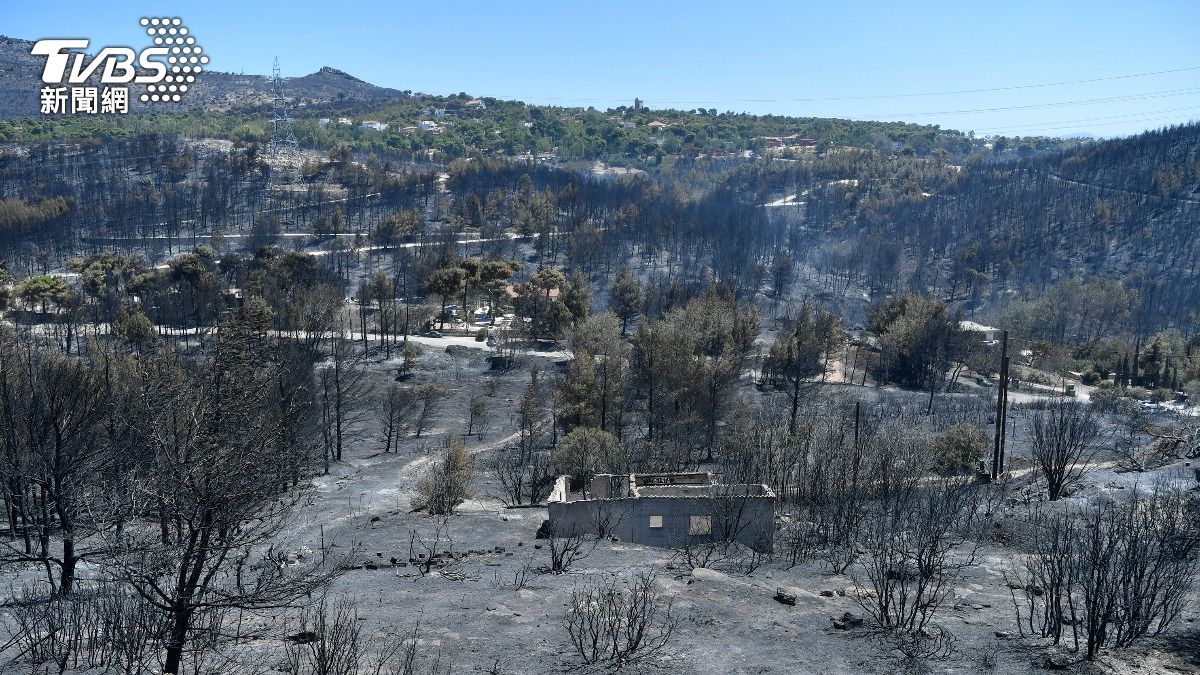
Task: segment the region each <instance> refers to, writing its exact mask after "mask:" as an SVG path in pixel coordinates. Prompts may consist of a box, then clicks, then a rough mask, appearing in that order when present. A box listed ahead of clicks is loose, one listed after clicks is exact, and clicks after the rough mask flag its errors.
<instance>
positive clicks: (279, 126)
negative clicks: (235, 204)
mask: <svg viewBox="0 0 1200 675" xmlns="http://www.w3.org/2000/svg"><path fill="white" fill-rule="evenodd" d="M271 99H272V100H273V101H274V102H275V120H274V121H273V122H271V148H270V154H271V157H272V158H273V159H279V160H284V161H285V162H286V163H287V164H288V165H289V166H290V165H291V164H293V163H294V159H295V157H296V155H297V154H298V147H297V144H296V133H295V132H294V131H293V130H292V118H291V117H289V116H288V106H287V98H285V97H284V95H283V78H282V77H280V76H279V57H278V56H276V57H275V66H274V68H272V70H271Z"/></svg>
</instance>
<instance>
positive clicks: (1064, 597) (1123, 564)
mask: <svg viewBox="0 0 1200 675" xmlns="http://www.w3.org/2000/svg"><path fill="white" fill-rule="evenodd" d="M1196 515H1197V506H1196V499H1195V497H1194V496H1191V495H1189V494H1187V493H1186V492H1185V491H1183V490H1181V489H1180V488H1179V487H1178V486H1175V485H1171V484H1168V483H1165V482H1159V483H1157V484H1156V485H1155V486H1154V489H1153V490H1152V491H1151V492H1150V493H1149V494H1144V493H1139V492H1136V491H1135V492H1134V494H1133V495H1131V496H1130V497H1129V498H1128V499H1126V500H1124V501H1122V502H1110V503H1096V504H1093V505H1091V506H1089V507H1087V508H1085V509H1082V510H1075V511H1068V512H1065V513H1059V514H1055V515H1046V514H1039V515H1038V517H1037V518H1036V519H1035V521H1034V524H1035V526H1036V528H1037V532H1036V535H1035V537H1034V538H1033V540H1032V549H1033V550H1032V554H1031V555H1030V556H1029V557H1028V558H1026V559H1025V561H1024V563H1023V565H1022V568H1021V569H1017V570H1013V571H1012V572H1010V573H1008V576H1009V580H1010V584H1009V586H1010V588H1013V587H1015V588H1014V590H1013V606H1014V608H1015V609H1016V613H1017V624H1018V626H1020V628H1021V630H1022V633H1023V632H1024V631H1025V630H1029V631H1030V632H1031V633H1033V634H1035V635H1040V636H1042V637H1050V638H1053V640H1054V642H1055V643H1056V644H1057V643H1059V642H1060V641H1062V640H1063V639H1064V638H1065V637H1066V627H1068V626H1069V627H1070V630H1071V635H1070V637H1071V639H1072V643H1073V647H1074V649H1076V650H1078V649H1080V647H1081V641H1082V647H1083V648H1084V649H1085V651H1086V654H1087V657H1088V658H1089V659H1092V658H1095V656H1096V654H1097V653H1098V652H1099V650H1100V649H1101V648H1102V647H1111V648H1117V649H1120V648H1124V647H1128V646H1129V645H1131V644H1133V643H1135V642H1137V641H1138V640H1141V639H1142V638H1144V637H1147V636H1154V635H1159V634H1161V633H1162V632H1163V631H1164V630H1166V629H1167V628H1168V627H1170V626H1171V624H1172V623H1174V622H1175V621H1176V620H1178V618H1179V616H1180V613H1181V611H1182V609H1183V606H1184V603H1185V601H1186V598H1187V594H1188V592H1189V589H1190V588H1191V587H1192V584H1193V583H1194V582H1195V580H1196V577H1197V573H1198V571H1200V556H1198V552H1200V526H1198V525H1197V519H1196ZM1022 607H1024V609H1025V614H1024V616H1022Z"/></svg>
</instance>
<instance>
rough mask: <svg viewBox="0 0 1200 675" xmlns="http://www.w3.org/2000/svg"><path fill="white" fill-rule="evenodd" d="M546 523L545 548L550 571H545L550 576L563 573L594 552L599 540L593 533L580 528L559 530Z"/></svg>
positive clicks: (552, 523) (550, 523)
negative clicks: (548, 556)
mask: <svg viewBox="0 0 1200 675" xmlns="http://www.w3.org/2000/svg"><path fill="white" fill-rule="evenodd" d="M547 522H548V523H549V528H548V531H547V533H546V534H547V536H546V548H547V552H548V553H549V554H550V569H549V570H547V571H549V572H551V573H552V574H563V573H565V572H566V571H568V570H569V569H571V565H574V564H575V563H576V562H578V561H580V560H583V559H584V558H586V557H588V556H589V555H591V553H592V551H594V550H596V545H597V544H598V543H599V541H600V540H599V538H598V537H597V536H596V535H595V533H593V532H590V531H588V530H585V529H581V528H574V529H559V528H558V527H556V526H555V525H554V521H552V520H551V521H547Z"/></svg>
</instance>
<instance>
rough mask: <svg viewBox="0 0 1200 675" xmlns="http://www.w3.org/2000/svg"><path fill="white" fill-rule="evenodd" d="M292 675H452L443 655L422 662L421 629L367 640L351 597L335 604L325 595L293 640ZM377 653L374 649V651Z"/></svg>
mask: <svg viewBox="0 0 1200 675" xmlns="http://www.w3.org/2000/svg"><path fill="white" fill-rule="evenodd" d="M288 639H289V642H290V644H288V646H287V671H288V672H289V673H293V674H294V675H417V674H418V673H428V674H429V675H442V674H443V673H445V674H446V675H449V672H450V664H449V663H445V664H443V662H442V657H441V655H440V654H438V655H436V656H435V657H433V658H432V659H427V658H424V657H422V656H421V653H420V624H419V623H414V624H413V626H412V628H411V629H410V630H407V631H405V632H403V633H401V634H400V636H399V638H398V639H397V638H395V637H391V636H389V637H388V638H384V639H382V640H380V639H376V638H372V637H370V636H367V635H364V634H363V628H362V618H361V617H360V616H359V612H358V605H356V604H355V603H354V602H353V601H352V600H351V599H350V598H348V597H346V596H342V597H339V598H338V599H336V600H334V601H333V602H332V603H330V601H329V597H328V595H327V594H326V593H324V592H323V593H321V594H320V595H319V596H318V599H317V601H316V604H314V605H310V606H308V607H305V608H304V610H303V611H302V613H301V615H300V620H299V622H298V625H297V631H296V632H295V633H294V634H292V635H291V636H289V638H288ZM373 646H374V648H373V649H372V647H373Z"/></svg>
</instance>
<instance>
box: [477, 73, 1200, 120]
mask: <svg viewBox="0 0 1200 675" xmlns="http://www.w3.org/2000/svg"><path fill="white" fill-rule="evenodd" d="M1198 70H1200V66H1184V67H1181V68H1169V69H1166V70H1155V71H1148V72H1144V73H1130V74H1126V75H1106V76H1104V77H1092V78H1086V79H1078V80H1061V81H1058V82H1040V83H1036V84H1014V85H1007V86H1000V87H981V88H977V89H954V90H946V91H926V92H906V93H899V94H858V95H852V96H824V97H785V98H732V99H721V100H719V101H718V100H712V99H709V100H698V99H697V100H686V99H647V101H648V102H650V103H658V104H660V105H661V104H668V105H678V104H685V105H703V104H712V103H720V104H728V103H791V102H800V103H820V102H830V101H867V100H880V99H896V98H919V97H925V96H958V95H962V94H985V93H995V92H1005V91H1019V90H1023V89H1042V88H1047V87H1063V86H1071V85H1078V84H1093V83H1096V82H1113V81H1118V80H1129V79H1136V78H1141V77H1156V76H1160V75H1171V74H1176V73H1186V72H1192V71H1198ZM498 98H499V97H498ZM510 98H512V99H513V100H520V99H522V98H525V97H523V96H516V97H510ZM531 98H536V99H540V100H543V101H578V102H581V103H607V102H612V101H621V100H624V99H622V98H621V97H616V96H614V97H607V98H582V97H568V96H539V95H536V94H534V95H533V96H532V97H531ZM934 114H937V113H934Z"/></svg>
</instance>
